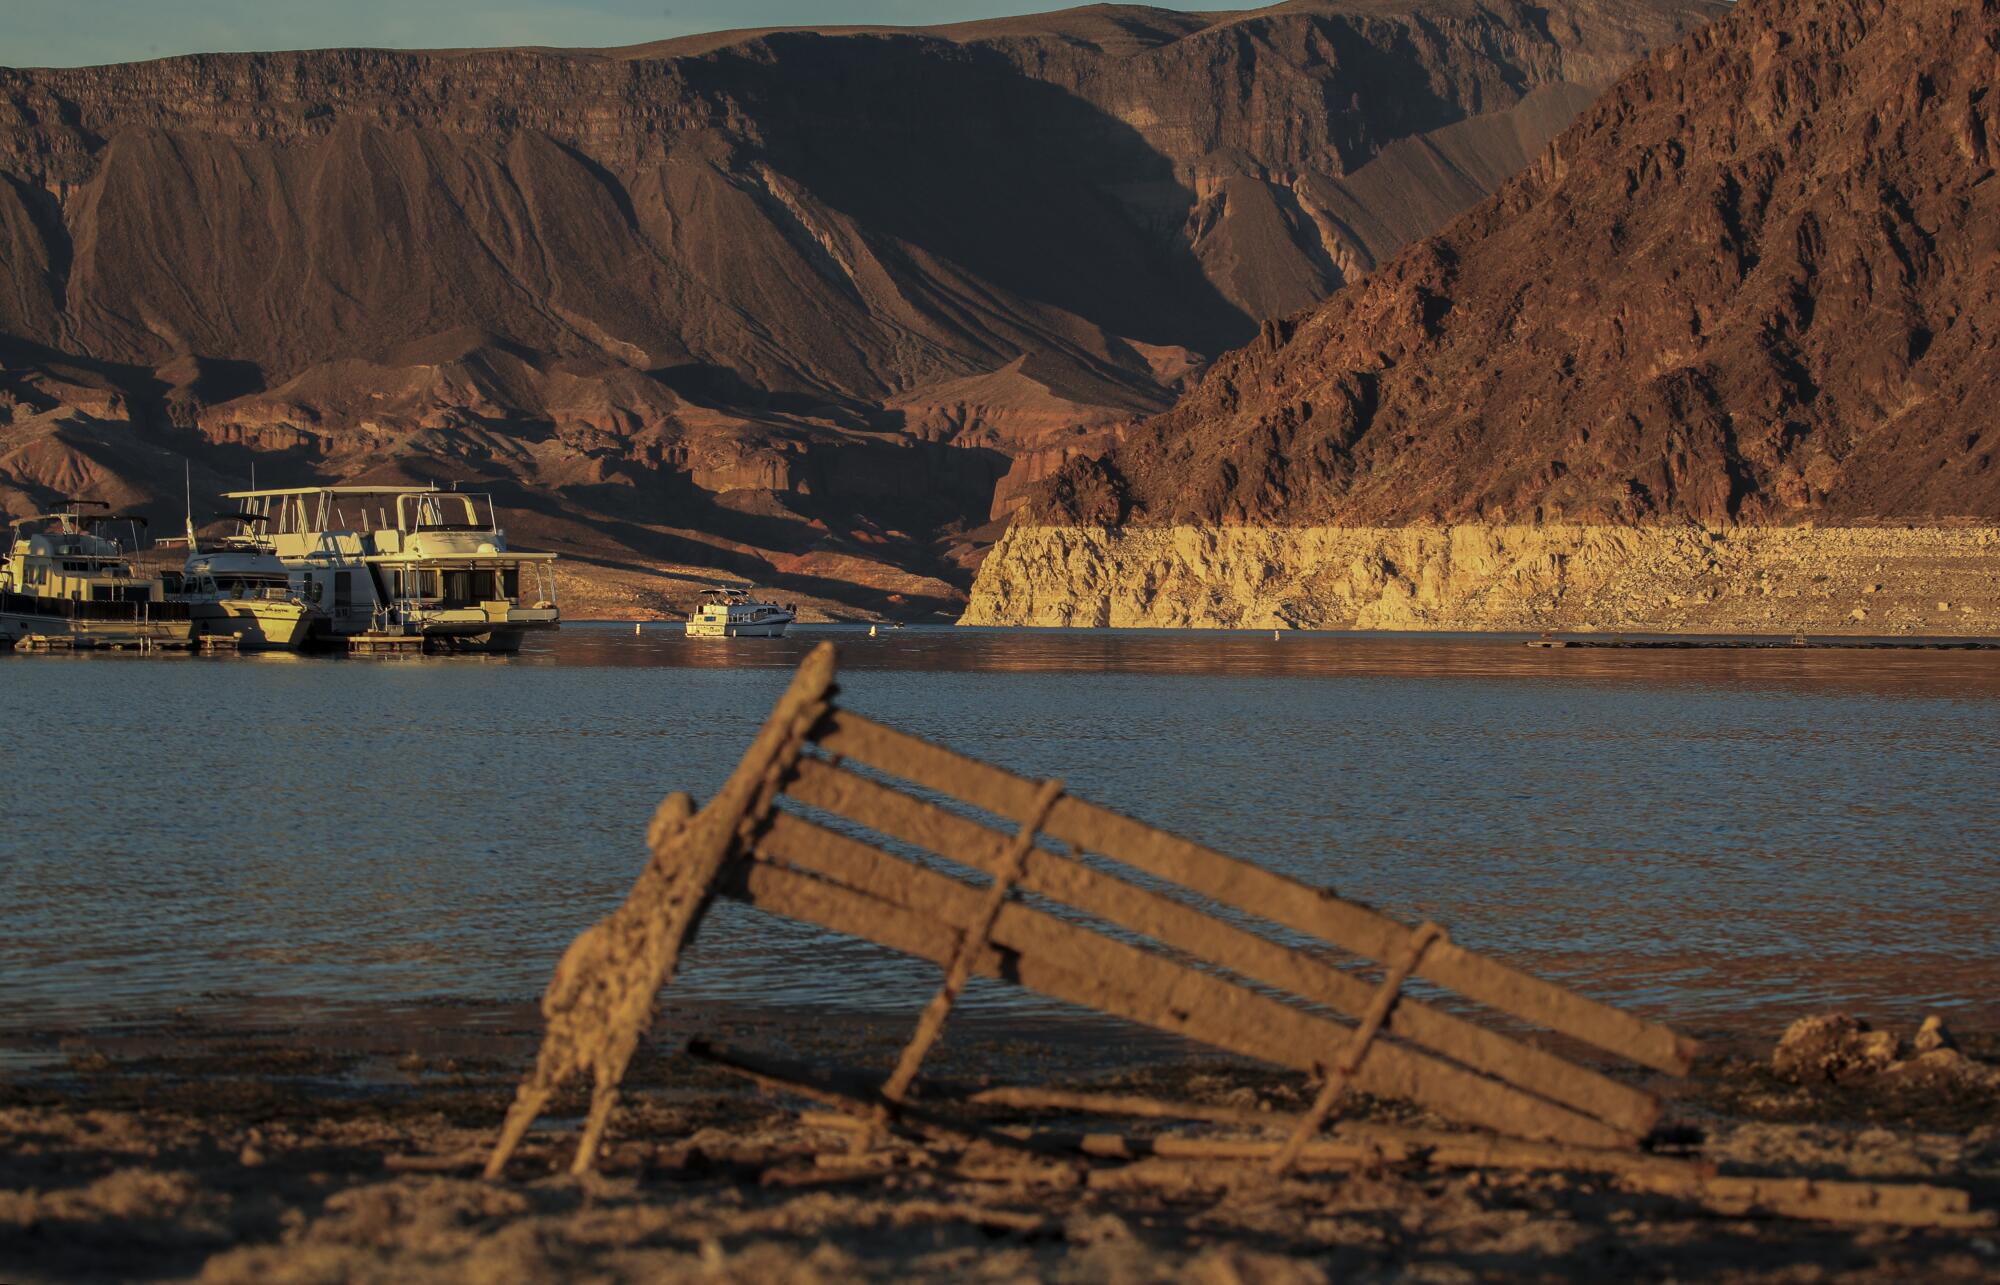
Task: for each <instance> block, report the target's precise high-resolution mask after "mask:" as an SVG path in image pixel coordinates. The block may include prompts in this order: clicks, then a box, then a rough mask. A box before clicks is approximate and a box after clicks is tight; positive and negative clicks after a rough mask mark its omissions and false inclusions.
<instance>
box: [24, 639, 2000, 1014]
mask: <svg viewBox="0 0 2000 1285" xmlns="http://www.w3.org/2000/svg"><path fill="white" fill-rule="evenodd" d="M825 636H834V637H836V638H838V640H839V641H840V642H841V643H842V647H843V680H842V686H843V691H844V700H845V701H846V703H848V704H849V705H851V706H852V707H853V708H855V709H857V710H860V711H862V712H864V713H867V714H869V715H871V716H874V717H878V718H881V719H884V720H886V721H889V722H892V723H895V724H897V725H899V726H902V727H905V728H907V729H909V730H911V731H915V732H918V733H920V734H923V735H926V736H929V737H931V738H933V739H937V740H940V741H943V742H945V743H947V744H950V745H953V746H955V747H958V748H962V749H965V750H968V751H971V752H973V753H976V754H979V755H981V756H984V757H986V758H988V759H991V760H993V761H995V762H998V763H1000V764H1003V765H1006V766H1009V767H1012V768H1015V769H1017V770H1019V771H1022V772H1024V773H1030V774H1035V775H1055V776H1060V777H1062V778H1063V779H1064V780H1065V781H1067V782H1068V784H1069V788H1070V789H1071V790H1072V792H1075V793H1077V794H1081V795H1084V796H1086V797H1089V798H1091V799H1094V800H1097V801H1100V802H1105V803H1108V804H1111V805H1112V806H1115V807H1117V808H1119V809H1121V810H1123V811H1126V812H1130V813H1132V814H1134V815H1137V816H1139V817H1141V818H1144V819H1146V820H1149V821H1152V822H1154V823H1156V824H1159V825H1162V826H1164V827H1166V828H1169V829H1172V830H1176V831H1179V832H1181V833H1184V834H1187V835H1189V836H1191V837H1194V838H1198V839H1201V840H1203V841H1205V842H1207V843H1210V844H1212V845H1214V846H1217V847H1220V848H1222V849H1224V850H1226V851H1229V852H1233V853H1236V854H1238V855H1241V856H1243V857H1246V858H1250V859H1253V860H1256V861H1259V862H1262V863H1264V864H1265V865H1268V866H1270V867H1272V868H1274V869H1278V870H1282V871H1284V872H1286V873H1287V874H1290V875H1292V876H1294V877H1296V878H1299V879H1302V880H1305V881H1307V882H1309V883H1313V884H1321V885H1331V886H1333V887H1335V888H1336V889H1338V890H1339V891H1340V892H1341V893H1342V894H1343V895H1346V896H1348V897H1352V898H1357V899H1360V900H1362V901H1365V902H1369V903H1371V904H1373V905H1376V906H1378V907H1380V908H1382V909H1384V910H1386V911H1388V912H1390V913H1393V914H1396V915H1398V916H1401V917H1404V918H1406V919H1409V920H1416V919H1418V918H1421V917H1431V918H1435V919H1437V920H1439V921H1440V922H1442V923H1444V924H1445V925H1447V926H1448V927H1449V928H1450V929H1451V931H1452V934H1453V936H1454V938H1455V939H1457V940H1458V941H1460V942H1462V943H1464V944H1467V945H1469V946H1473V947H1475V948H1480V949H1486V950H1490V951H1493V952H1495V953H1498V954H1500V955H1502V956H1505V957H1507V958H1509V959H1511V960H1513V961H1515V962H1518V963H1520V964H1523V965H1524V966H1527V967H1529V968H1533V969H1537V970H1540V971H1543V972H1545V973H1549V974H1551V975H1555V976H1559V977H1562V978H1564V979H1566V980H1569V981H1571V982H1572V983H1573V984H1575V985H1577V986H1579V987H1581V988H1583V989H1585V990H1587V991H1588V992H1590V993H1592V994H1595V995H1598V996H1601V997H1603V998H1606V999H1610V1000H1613V1001H1615V1002H1620V1003H1625V1004H1629V1005H1632V1006H1635V1007H1637V1008H1639V1009H1641V1010H1643V1011H1645V1012H1647V1013H1649V1014H1651V1015H1655V1016H1659V1017H1662V1018H1665V1019H1668V1020H1672V1021H1676V1022H1680V1023H1683V1024H1685V1025H1687V1026H1689V1027H1691V1028H1694V1029H1726V1028H1731V1027H1742V1028H1752V1027H1754V1028H1756V1029H1763V1030H1768V1029H1770V1028H1772V1027H1773V1026H1775V1024H1777V1023H1780V1022H1782V1021H1785V1020H1788V1019H1789V1018H1790V1017H1793V1016H1796V1015H1798V1014H1800V1013H1802V1012H1808V1011H1816V1010H1821V1009H1825V1008H1828V1007H1832V1006H1841V1007H1848V1008H1852V1009H1855V1010H1858V1011H1861V1012H1863V1013H1867V1014H1871V1015H1874V1016H1877V1017H1880V1018H1886V1019H1890V1020H1897V1021H1910V1020H1914V1018H1915V1016H1917V1015H1919V1013H1920V1011H1929V1010H1940V1011H1944V1012H1946V1013H1947V1014H1950V1015H1953V1016H1955V1017H1956V1018H1957V1019H1958V1020H1961V1021H1965V1022H1969V1023H1973V1024H1983V1025H1988V1026H1991V1025H1994V1024H1996V1023H2000V915H1996V911H2000V791H1996V781H2000V654H1994V653H1984V654H1981V653H1876V654H1870V653H1857V652H1838V651H1810V652H1789V651H1779V652H1740V651H1739V652H1578V651H1568V652H1537V651H1530V650H1529V649H1527V648H1525V647H1522V646H1521V645H1520V643H1519V641H1518V640H1514V641H1504V640H1495V639H1491V638H1477V639H1475V638H1410V637H1368V636H1320V637H1314V636H1293V637H1287V638H1285V639H1284V640H1283V641H1281V642H1280V641H1273V640H1271V639H1270V638H1269V637H1268V636H1256V635H1252V636H1246V635H1226V634H1194V635H1155V634H1109V633H1098V632H1076V633H1071V632H1040V631H1037V632H1017V631H952V630H943V629H939V630H906V631H901V632H899V633H895V634H891V635H885V636H884V637H881V638H877V639H870V638H867V637H865V636H863V635H862V634H861V633H859V632H844V633H842V632H837V631H804V632H803V633H802V635H801V636H799V637H796V638H794V639H790V640H787V641H785V642H781V643H770V642H752V641H739V642H731V643H716V642H694V641H690V640H687V639H684V638H682V637H680V636H679V635H678V634H677V633H673V632H668V631H664V630H663V631H661V632H657V633H649V634H647V635H646V636H643V637H634V636H633V635H632V634H631V632H630V629H629V627H628V626H617V627H591V626H571V627H569V628H567V629H565V630H564V631H563V632H562V633H561V634H559V635H556V636H553V637H551V638H549V639H547V640H546V641H544V642H541V643H540V644H539V645H536V646H534V647H533V649H532V650H531V651H529V652H527V653H524V654H523V655H522V656H520V657H518V658H515V659H511V660H497V659H490V660H478V659H471V660H468V659H435V660H430V659H426V660H411V659H380V660H377V659H351V660H343V659H300V658H294V657H262V658H243V659H227V660H222V659H218V660H208V659H197V658H188V657H176V658H166V659H148V658H138V657H132V658H125V657H88V658H59V657H31V656H12V657H0V717H4V726H5V727H6V728H7V729H8V730H9V739H10V741H11V742H12V744H11V746H10V750H11V752H10V754H9V756H8V771H7V780H8V796H9V797H8V800H7V815H6V820H5V823H4V828H0V1033H6V1032H9V1031H11V1032H14V1033H17V1034H18V1033H23V1032H27V1031H30V1030H47V1029H49V1028H51V1027H57V1026H62V1027H67V1026H78V1025H90V1024H94V1023H102V1022H118V1021H145V1020H150V1019H156V1018H159V1017H161V1016H163V1015H165V1014H169V1013H171V1012H173V1011H174V1010H176V1009H191V1010H198V1011H201V1012H204V1013H226V1012H229V1011H232V1010H244V1011H249V1010H252V1009H254V1010H257V1011H269V1010H270V1009H271V1008H272V1007H273V1006H276V1007H278V1008H280V1009H282V1010H284V1011H287V1012H289V1013H292V1014H295V1015H299V1016H300V1017H301V1019H302V1020H309V1018H310V1015H311V1014H312V1013H313V1012H314V1011H316V1010H318V1009H321V1008H328V1009H330V1008H332V1007H334V1006H337V1005H341V1004H363V1005H375V1006H386V1007H389V1008H395V1007H397V1006H409V1007H411V1008H425V1009H428V1010H437V1009H438V1006H439V1005H440V1004H442V1005H443V1006H444V1009H443V1010H442V1011H449V1009H450V1007H451V1006H452V1005H454V1004H461V1005H466V1006H468V1007H476V1006H478V1005H481V1004H492V1003H495V1002H498V1003H507V1004H515V1003H521V1002H527V1001H532V1000H533V999H534V998H535V997H536V996H537V995H538V994H539V993H540V991H541V988H542V987H543V985H544V984H545V982H546V981H547V978H548V975H549V970H550V968H551V966H552V965H553V964H554V962H555V960H556V958H557V957H558V956H559V955H560V953H561V951H562V949H563V947H564V946H565V945H566V944H567V943H568V942H569V940H570V939H571V937H572V936H574V934H575V933H577V932H578V931H579V930H580V929H582V928H583V927H585V926H586V925H587V924H589V923H590V922H591V921H593V920H594V919H596V918H597V917H599V916H600V915H602V914H603V913H605V912H606V911H607V910H609V909H610V908H611V907H612V906H614V905H615V904H617V902H618V900H619V899H620V898H621V897H622V896H623V895H624V892H625V890H626V888H627V887H628V886H629V885H630V883H631V881H632V878H633V877H634V875H635V874H636V873H637V871H638V870H639V868H640V866H641V864H642V863H643V861H644V851H643V847H642V839H641V836H642V834H643V831H644V828H645V824H646V820H647V818H648V817H649V815H650V814H651V812H652V809H653V807H654V805H655V804H656V803H657V802H658V801H659V799H660V797H661V796H662V795H663V794H665V793H666V792H667V791H669V790H671V789H686V790H689V791H691V792H693V793H695V794H696V795H697V797H702V796H705V795H706V794H708V793H710V792H712V791H713V790H714V789H715V788H716V786H717V785H719V784H720V783H721V781H722V780H723V778H724V777H725V776H726V775H727V774H728V771H729V769H730V768H731V766H733V764H734V762H735V760H736V758H737V756H738V755H739V754H740V753H741V752H742V750H743V748H744V747H745V745H746V744H747V743H748V741H749V739H750V737H751V735H752V734H753V733H754V731H755V730H756V728H757V726H758V725H759V723H760V722H761V721H762V719H763V717H764V715H765V713H766V712H767V711H768V710H769V707H770V705H771V702H772V701H773V700H774V699H775V697H776V696H777V694H778V693H779V691H780V690H781V689H782V688H783V686H784V684H785V681H786V678H787V671H788V669H789V667H790V666H791V665H793V664H795V663H796V662H797V660H798V658H799V657H800V656H801V655H803V653H804V651H805V650H806V648H807V647H808V646H810V644H811V643H812V642H813V641H815V640H817V638H819V637H825ZM934 984H935V970H933V969H930V968H928V967H926V966H922V965H918V964H915V963H911V962H908V961H903V960H899V959H897V958H895V957H893V956H889V955H887V954H885V953H883V952H879V951H877V950H875V949H873V948H870V947H864V946H860V945H856V944H854V943H850V942H843V941H837V940H832V939H829V938H827V937H824V936H822V935H819V934H816V933H815V932H814V931H812V930H809V929H807V928H804V927H801V926H798V925H793V924H788V923H785V922H781V921H777V920H773V919H769V918H765V917H762V916H760V915H758V914H757V913H755V912H752V911H748V910H745V909H743V908H741V907H735V906H724V907H720V908H719V909H718V911H717V912H716V913H715V915H714V916H712V918H711V920H710V922H709V923H708V925H707V926H705V928H704V930H703V934H702V937H701V939H700V941H699V943H698V945H697V948H696V950H695V952H694V954H693V956H692V957H691V958H690V960H689V961H688V963H687V965H686V967H685V968H684V970H683V972H682V976H681V979H680V980H679V981H678V982H677V983H676V984H675V993H676V995H677V996H680V997H683V998H687V999H691V1000H695V1001H703V1002H720V1003H726V1004H730V1005H744V1006H771V1007H795V1006H798V1005H814V1006H826V1007H832V1008H842V1009H852V1010H861V1011H881V1010H886V1009H896V1010H900V1011H904V1012H909V1011H913V1010H914V1007H915V1006H916V1005H917V1004H919V1003H921V1001H922V998H923V997H924V996H926V995H927V994H928V993H929V991H930V989H931V987H932V986H933V985H934ZM972 1002H973V1003H976V1004H978V1005H980V1006H982V1008H983V1009H985V1010H986V1011H996V1010H998V1011H1005V1010H1006V1006H1009V1005H1012V1006H1014V1010H1013V1011H1015V1012H1016V1013H1017V1014H1018V1015H1019V1016H1021V1017H1023V1018H1028V1017H1034V1016H1040V1015H1047V1014H1052V1013H1053V1012H1054V1011H1055V1009H1054V1006H1053V1005H1044V1004H1043V1003H1042V1002H1041V1001H1037V1000H1034V999H1033V998H1032V997H1023V996H1021V995H1019V994H1018V993H1017V992H1010V991H1008V990H1006V989H1004V988H1001V987H998V986H997V985H989V986H985V987H982V988H981V989H979V990H977V991H976V992H975V996H974V999H973V1001H972Z"/></svg>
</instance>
